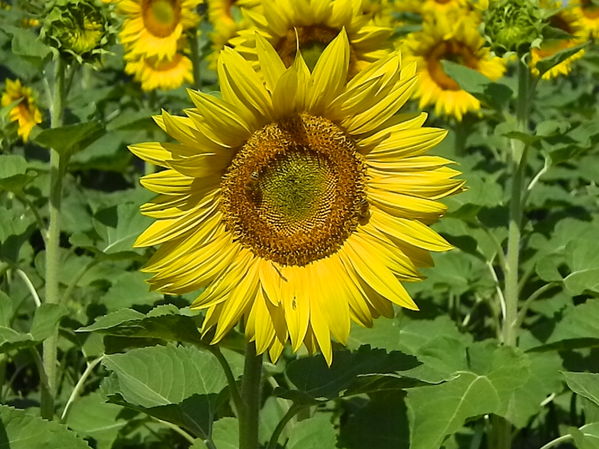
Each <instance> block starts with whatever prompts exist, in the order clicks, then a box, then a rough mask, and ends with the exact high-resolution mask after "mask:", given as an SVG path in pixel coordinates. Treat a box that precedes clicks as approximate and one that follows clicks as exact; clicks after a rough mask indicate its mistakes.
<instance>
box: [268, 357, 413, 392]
mask: <svg viewBox="0 0 599 449" xmlns="http://www.w3.org/2000/svg"><path fill="white" fill-rule="evenodd" d="M417 364H418V361H417V360H416V358H415V357H412V356H409V355H406V354H404V353H401V352H399V351H392V352H390V353H387V352H386V351H384V350H382V349H372V348H370V347H369V346H362V347H360V348H359V349H358V350H357V351H355V352H349V351H338V352H335V354H334V357H333V363H332V365H331V366H330V367H328V366H327V364H326V362H325V360H324V358H323V357H322V356H317V357H306V358H301V359H298V360H294V361H293V362H291V363H290V364H289V365H288V367H287V370H286V374H287V376H288V377H289V380H290V381H291V382H292V383H293V384H294V386H295V387H296V389H297V390H291V391H283V390H282V391H280V395H281V396H283V397H286V398H289V399H294V400H296V401H304V400H306V401H307V402H308V403H309V402H310V401H311V400H317V399H325V400H326V399H333V398H335V397H338V396H339V395H341V394H342V393H343V392H344V391H346V390H347V389H348V388H349V387H350V386H352V385H353V384H354V383H355V382H356V380H357V378H364V377H367V376H377V375H380V374H386V373H395V372H397V371H400V370H407V369H410V368H412V367H414V366H416V365H417ZM361 391H364V387H363V386H362V387H361Z"/></svg>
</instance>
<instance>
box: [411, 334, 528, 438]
mask: <svg viewBox="0 0 599 449" xmlns="http://www.w3.org/2000/svg"><path fill="white" fill-rule="evenodd" d="M468 365H469V368H468V369H462V370H459V371H456V372H455V377H454V378H453V379H451V380H449V381H448V382H445V383H442V384H439V385H430V386H424V387H415V388H410V389H408V398H407V405H408V416H409V418H410V435H411V437H410V438H411V445H410V447H411V448H412V449H429V448H430V449H437V448H439V447H440V446H441V444H442V442H443V440H444V439H445V437H446V436H447V435H450V434H452V433H454V432H456V431H457V430H458V429H460V428H461V427H462V425H463V424H464V421H465V420H466V419H467V418H470V417H473V416H478V415H482V414H487V413H498V414H499V413H502V412H503V411H504V410H505V409H506V402H508V401H509V400H510V397H511V395H512V393H513V391H514V390H515V389H517V388H519V387H521V386H523V385H524V384H525V383H526V381H527V380H528V378H529V376H530V371H529V366H528V365H529V362H528V360H527V359H526V357H525V356H524V355H523V354H521V353H519V352H516V351H514V350H513V349H511V348H507V347H496V348H495V349H494V350H493V347H492V345H491V344H490V343H480V344H475V345H473V346H471V347H470V349H469V360H468Z"/></svg>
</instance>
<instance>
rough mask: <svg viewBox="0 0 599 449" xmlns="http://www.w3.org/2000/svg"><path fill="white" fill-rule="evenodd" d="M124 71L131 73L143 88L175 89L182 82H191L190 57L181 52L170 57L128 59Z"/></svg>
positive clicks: (191, 68)
mask: <svg viewBox="0 0 599 449" xmlns="http://www.w3.org/2000/svg"><path fill="white" fill-rule="evenodd" d="M125 72H126V73H128V74H129V75H133V77H134V79H135V80H136V81H138V82H140V83H141V88H142V89H143V90H155V89H165V90H168V89H177V88H178V87H180V86H181V85H183V83H186V82H187V83H192V82H193V66H192V63H191V59H189V58H188V57H187V56H184V55H183V54H181V53H176V54H175V56H174V57H172V58H170V59H160V58H156V57H150V58H144V57H142V58H139V59H135V60H131V61H128V62H127V65H126V66H125Z"/></svg>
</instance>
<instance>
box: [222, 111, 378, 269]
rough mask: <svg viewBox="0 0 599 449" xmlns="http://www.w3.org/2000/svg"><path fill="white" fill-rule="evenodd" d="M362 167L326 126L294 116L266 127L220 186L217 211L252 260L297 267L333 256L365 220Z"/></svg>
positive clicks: (350, 144) (341, 136)
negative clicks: (219, 207) (259, 258)
mask: <svg viewBox="0 0 599 449" xmlns="http://www.w3.org/2000/svg"><path fill="white" fill-rule="evenodd" d="M365 170H366V169H365V165H364V162H363V160H362V156H361V155H360V154H359V153H358V152H357V151H356V146H355V143H354V141H353V140H352V139H351V138H350V137H349V136H348V135H347V134H345V133H344V132H343V130H342V129H341V128H339V127H338V126H337V125H335V124H334V123H332V122H331V121H329V120H327V119H325V118H322V117H314V116H310V115H307V114H301V115H298V116H295V117H293V118H290V119H287V120H284V121H281V122H278V123H271V124H269V125H266V126H265V127H264V128H262V129H260V130H258V131H256V132H255V133H254V134H253V135H252V136H251V137H250V139H249V140H248V141H247V142H246V144H245V145H244V146H243V147H242V148H241V150H239V152H238V153H237V155H236V156H235V157H234V159H233V161H232V162H231V165H230V167H229V169H228V170H227V172H226V174H225V175H224V177H223V180H222V182H221V191H222V200H221V210H222V212H223V214H224V217H225V221H226V224H227V227H228V229H229V230H230V231H231V232H233V233H234V234H235V237H236V240H237V241H239V242H240V243H241V244H242V245H244V246H246V247H248V248H249V249H250V250H252V251H253V252H254V254H256V255H257V256H260V257H263V258H265V259H268V260H272V261H274V262H278V263H280V264H282V265H297V266H303V265H306V264H308V263H310V262H313V261H315V260H318V259H321V258H324V257H327V256H330V255H331V254H333V253H335V252H336V251H337V250H338V249H339V248H340V247H341V246H342V245H343V242H345V240H346V239H347V238H348V237H349V236H350V234H351V233H352V232H353V231H355V229H356V228H357V226H358V224H359V223H360V222H363V220H365V219H367V215H368V203H367V200H366V193H365V186H366V179H365V176H366V175H365Z"/></svg>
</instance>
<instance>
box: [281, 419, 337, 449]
mask: <svg viewBox="0 0 599 449" xmlns="http://www.w3.org/2000/svg"><path fill="white" fill-rule="evenodd" d="M336 441H337V435H336V432H335V428H334V427H333V423H332V422H331V416H330V415H328V414H325V413H317V414H316V415H314V416H313V417H311V418H309V419H304V420H302V421H299V422H298V423H297V424H295V425H294V426H293V428H292V429H291V437H290V438H289V441H288V442H287V446H285V447H286V448H288V449H335V448H336V447H337V445H336Z"/></svg>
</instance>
